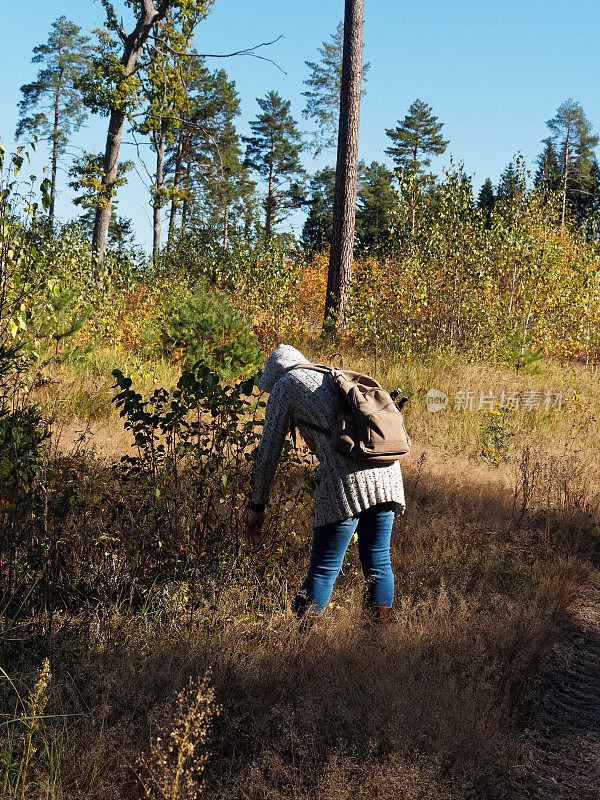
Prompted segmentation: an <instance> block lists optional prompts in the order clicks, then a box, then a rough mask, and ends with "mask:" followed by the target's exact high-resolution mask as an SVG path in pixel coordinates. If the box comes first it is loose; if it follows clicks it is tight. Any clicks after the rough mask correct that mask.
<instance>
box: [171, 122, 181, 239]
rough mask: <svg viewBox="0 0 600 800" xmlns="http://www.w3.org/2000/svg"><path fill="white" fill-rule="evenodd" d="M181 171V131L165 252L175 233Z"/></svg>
mask: <svg viewBox="0 0 600 800" xmlns="http://www.w3.org/2000/svg"><path fill="white" fill-rule="evenodd" d="M182 170H183V131H180V132H179V139H178V141H177V156H176V157H175V174H174V175H173V199H172V200H171V213H170V215H169V233H168V236H167V251H170V250H171V241H172V238H173V233H174V231H175V221H176V219H177V208H178V206H179V198H178V197H177V195H178V193H179V187H180V186H181V173H182Z"/></svg>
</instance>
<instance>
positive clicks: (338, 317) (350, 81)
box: [323, 0, 365, 331]
mask: <svg viewBox="0 0 600 800" xmlns="http://www.w3.org/2000/svg"><path fill="white" fill-rule="evenodd" d="M364 13H365V2H364V0H346V2H345V10H344V48H343V57H342V83H341V88H340V121H339V126H338V146H337V162H336V169H335V190H334V195H333V227H332V232H331V249H330V251H329V268H328V271H327V294H326V295H325V313H324V317H323V330H324V331H327V330H330V329H331V327H332V324H333V325H335V327H336V328H337V329H338V330H340V329H343V328H344V327H345V312H346V303H347V299H348V290H349V287H350V282H351V280H352V268H353V263H354V261H353V259H354V231H355V226H356V193H357V184H358V136H359V129H360V101H361V92H362V68H363V27H364Z"/></svg>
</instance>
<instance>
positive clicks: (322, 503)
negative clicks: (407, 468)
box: [250, 344, 405, 526]
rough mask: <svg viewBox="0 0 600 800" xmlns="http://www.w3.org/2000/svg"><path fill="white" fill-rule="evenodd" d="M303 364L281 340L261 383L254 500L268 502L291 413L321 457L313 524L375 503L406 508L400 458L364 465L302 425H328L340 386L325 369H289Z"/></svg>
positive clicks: (296, 352)
mask: <svg viewBox="0 0 600 800" xmlns="http://www.w3.org/2000/svg"><path fill="white" fill-rule="evenodd" d="M302 363H306V358H305V357H304V356H303V355H302V353H301V352H300V351H299V350H296V348H295V347H291V346H290V345H285V344H281V345H279V347H278V348H277V349H276V350H275V351H274V352H273V353H271V355H270V356H269V358H268V359H267V363H266V364H265V369H264V372H263V374H262V377H261V380H260V383H259V388H260V389H262V390H263V391H265V392H270V397H269V400H268V403H267V408H266V413H265V423H264V428H263V433H262V437H261V440H260V444H259V446H258V451H257V455H256V461H255V464H254V471H253V474H252V487H251V495H250V499H251V501H252V502H253V503H257V504H266V503H267V501H268V499H269V493H270V490H271V486H272V484H273V479H274V477H275V470H276V469H277V462H278V461H279V456H280V455H281V450H282V448H283V442H284V440H285V437H286V434H287V431H288V429H289V427H290V421H291V419H292V418H293V419H294V420H296V423H297V427H298V431H299V432H300V434H301V435H302V438H303V439H304V441H305V442H306V444H307V445H308V447H309V449H310V450H311V452H312V453H313V454H314V455H315V456H316V457H317V460H318V461H319V466H318V467H317V471H316V474H315V482H316V488H315V493H314V498H313V503H314V524H315V526H320V525H328V524H329V523H331V522H338V521H340V520H344V519H348V518H349V517H353V516H355V515H356V514H358V513H360V512H361V511H364V510H365V509H366V508H370V507H371V506H374V505H376V504H377V503H387V502H395V503H396V508H397V510H404V507H405V501H404V487H403V484H402V472H401V470H400V464H399V463H398V462H397V461H396V462H394V463H393V464H391V465H389V466H385V467H368V466H367V467H366V466H363V465H362V464H360V463H358V462H356V461H354V460H351V459H348V458H345V457H344V456H342V455H340V453H338V452H337V451H336V450H335V449H334V448H333V445H332V443H331V440H330V439H329V437H328V436H327V435H326V434H324V433H319V432H318V431H315V430H313V429H312V428H309V427H307V426H306V425H303V424H302V420H303V419H304V420H307V422H312V423H313V424H315V425H318V426H320V427H323V428H326V429H328V428H329V425H330V423H331V417H332V414H333V408H334V401H335V397H336V391H337V390H336V389H335V387H334V385H333V382H332V380H331V378H330V377H329V376H328V375H325V374H323V373H320V372H314V371H312V370H306V369H302V368H299V369H295V370H292V371H291V372H286V370H288V368H289V367H291V366H293V365H295V364H302Z"/></svg>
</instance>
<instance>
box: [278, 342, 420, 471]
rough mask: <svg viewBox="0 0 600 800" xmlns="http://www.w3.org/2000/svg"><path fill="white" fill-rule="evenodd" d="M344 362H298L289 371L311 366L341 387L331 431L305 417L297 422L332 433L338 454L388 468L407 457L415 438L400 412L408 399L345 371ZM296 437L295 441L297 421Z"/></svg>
mask: <svg viewBox="0 0 600 800" xmlns="http://www.w3.org/2000/svg"><path fill="white" fill-rule="evenodd" d="M334 355H339V353H335V354H334ZM332 358H333V356H332ZM341 363H342V368H336V367H325V366H323V365H322V364H296V365H295V366H294V367H290V369H289V370H288V372H289V371H291V370H293V369H310V370H314V371H315V372H322V373H324V374H325V375H329V376H330V377H331V379H332V380H333V383H334V385H335V387H336V389H337V396H336V402H335V408H334V413H333V417H332V421H331V427H330V428H329V430H327V429H326V428H323V427H321V426H320V425H315V424H314V423H312V422H309V421H308V420H304V419H302V420H301V419H297V420H295V421H294V422H299V423H301V424H302V425H306V427H307V428H312V429H313V430H316V431H318V432H319V433H324V434H325V435H326V436H329V437H330V439H331V441H332V444H333V446H334V448H335V449H336V450H337V451H338V453H341V454H342V455H343V456H346V457H347V458H352V459H355V460H356V461H360V462H362V463H363V464H365V465H367V464H369V465H370V466H373V467H384V466H387V465H389V464H392V463H393V462H394V461H398V460H399V459H401V458H404V457H405V456H407V455H408V454H409V452H410V448H411V441H410V437H409V435H408V433H407V432H406V428H405V427H404V418H403V416H402V412H401V411H400V408H402V406H403V405H404V403H406V401H407V398H406V397H403V398H402V400H400V401H399V402H398V404H396V402H395V398H396V397H397V396H398V395H399V394H400V392H399V390H396V391H395V392H393V393H392V394H389V393H388V392H386V391H385V389H384V388H383V387H382V386H381V384H380V383H378V381H376V380H375V379H374V378H371V377H369V375H362V374H361V373H360V372H352V371H351V370H345V369H343V361H342V362H341ZM292 439H293V440H294V444H295V426H294V424H293V425H292Z"/></svg>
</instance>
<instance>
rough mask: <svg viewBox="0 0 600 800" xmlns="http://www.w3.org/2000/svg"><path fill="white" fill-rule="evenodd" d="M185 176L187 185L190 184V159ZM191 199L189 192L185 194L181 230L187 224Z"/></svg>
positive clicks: (182, 205)
mask: <svg viewBox="0 0 600 800" xmlns="http://www.w3.org/2000/svg"><path fill="white" fill-rule="evenodd" d="M185 177H186V186H189V180H190V162H189V160H188V162H187V164H186V167H185ZM189 206H190V203H189V199H188V194H187V192H186V193H185V194H184V196H183V203H182V204H181V230H182V231H184V230H185V226H186V225H187V217H188V211H189Z"/></svg>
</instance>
